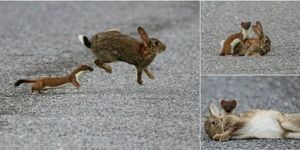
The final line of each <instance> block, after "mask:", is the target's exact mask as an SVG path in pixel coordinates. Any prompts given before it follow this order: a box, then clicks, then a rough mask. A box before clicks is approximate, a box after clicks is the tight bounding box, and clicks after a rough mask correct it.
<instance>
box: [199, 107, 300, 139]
mask: <svg viewBox="0 0 300 150" xmlns="http://www.w3.org/2000/svg"><path fill="white" fill-rule="evenodd" d="M204 128H205V131H206V133H207V134H208V136H209V137H210V138H211V139H213V140H216V141H227V140H229V139H247V138H292V139H300V113H298V114H287V113H283V112H279V111H276V110H251V111H248V112H245V113H242V114H239V115H235V114H229V115H220V114H219V110H218V108H217V106H215V105H214V104H211V105H210V115H209V116H206V120H205V122H204Z"/></svg>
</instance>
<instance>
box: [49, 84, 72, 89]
mask: <svg viewBox="0 0 300 150" xmlns="http://www.w3.org/2000/svg"><path fill="white" fill-rule="evenodd" d="M71 85H72V84H71V83H65V84H62V85H59V86H45V87H44V90H48V89H60V88H64V87H67V86H71Z"/></svg>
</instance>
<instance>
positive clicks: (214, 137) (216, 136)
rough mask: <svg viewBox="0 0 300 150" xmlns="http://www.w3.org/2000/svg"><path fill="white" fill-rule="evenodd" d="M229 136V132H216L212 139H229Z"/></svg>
mask: <svg viewBox="0 0 300 150" xmlns="http://www.w3.org/2000/svg"><path fill="white" fill-rule="evenodd" d="M229 138H230V136H229V134H225V133H222V134H216V135H214V136H213V140H216V141H220V142H222V141H227V140H229Z"/></svg>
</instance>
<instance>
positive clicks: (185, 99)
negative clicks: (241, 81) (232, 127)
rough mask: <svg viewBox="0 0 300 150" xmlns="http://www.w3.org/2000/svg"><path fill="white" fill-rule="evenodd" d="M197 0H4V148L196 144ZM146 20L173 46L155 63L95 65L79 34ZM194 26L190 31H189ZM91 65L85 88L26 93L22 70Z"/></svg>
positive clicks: (0, 112)
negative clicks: (142, 70) (143, 70)
mask: <svg viewBox="0 0 300 150" xmlns="http://www.w3.org/2000/svg"><path fill="white" fill-rule="evenodd" d="M197 18H199V3H198V2H0V20H1V26H0V36H1V40H0V45H1V46H0V48H1V50H0V60H1V64H0V68H1V72H0V76H1V79H0V84H1V87H0V149H1V150H3V149H92V148H94V149H199V146H200V145H199V134H198V133H199V132H200V130H199V121H200V120H199V99H198V98H199V71H200V70H199V56H200V55H199V46H198V43H199V33H198V31H199V30H198V29H199V20H198V19H197ZM138 26H143V27H144V28H145V30H146V31H147V32H148V34H149V35H150V36H151V37H157V38H159V39H160V40H161V41H163V42H165V43H166V45H167V50H166V52H164V53H162V54H160V55H159V56H157V57H156V59H155V60H154V62H153V63H152V64H151V66H150V68H151V69H152V70H153V71H154V73H155V77H156V79H155V80H150V79H148V78H147V77H146V76H145V75H144V76H143V79H144V84H145V85H143V86H139V85H138V84H137V83H136V70H135V68H134V67H133V66H130V65H128V64H126V63H113V64H112V68H113V73H112V74H107V73H106V72H105V71H103V70H102V69H99V68H97V67H96V66H95V65H94V64H93V61H94V59H95V57H94V56H93V55H92V53H91V52H90V51H88V50H87V49H85V48H84V47H83V46H82V45H81V44H80V42H79V41H78V39H77V35H79V34H85V35H88V36H91V35H93V34H95V33H96V32H99V31H103V30H106V29H108V28H111V27H115V28H120V30H121V31H123V32H125V33H128V34H130V35H132V36H134V37H138V35H137V31H136V28H137V27H138ZM185 35H188V36H185ZM81 63H85V64H89V65H92V66H93V67H94V69H95V70H94V72H92V73H90V74H87V75H86V76H85V77H83V79H82V81H81V85H82V87H81V88H80V89H79V90H76V89H75V88H74V87H67V88H64V89H57V90H51V91H46V92H45V94H41V95H39V94H30V93H29V88H30V86H29V85H25V84H24V85H21V86H20V87H18V88H14V87H13V83H14V82H15V81H16V80H17V79H19V78H36V77H40V76H46V75H51V76H59V75H64V74H66V73H69V72H70V71H71V70H73V69H74V68H76V67H77V65H79V64H81Z"/></svg>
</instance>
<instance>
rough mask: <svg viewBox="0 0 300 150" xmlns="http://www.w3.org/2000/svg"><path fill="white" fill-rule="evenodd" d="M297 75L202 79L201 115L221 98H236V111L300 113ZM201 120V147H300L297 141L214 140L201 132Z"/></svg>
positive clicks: (298, 78)
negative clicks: (253, 110)
mask: <svg viewBox="0 0 300 150" xmlns="http://www.w3.org/2000/svg"><path fill="white" fill-rule="evenodd" d="M299 83H300V77H295V76H294V77H288V76H281V77H279V76H273V77H272V76H269V77H266V76H265V77H258V76H255V77H251V76H248V77H247V76H240V77H238V76H235V77H230V76H215V77H212V76H210V77H202V78H201V116H203V115H204V114H209V105H210V104H211V103H212V102H213V103H214V104H216V105H217V106H218V107H219V108H220V105H219V103H220V101H221V99H222V98H225V99H236V100H238V105H237V109H236V113H241V112H245V111H249V110H252V109H274V110H278V111H282V112H286V113H300V103H299V99H300V94H299V90H300V84H299ZM204 120H205V119H204V117H202V120H201V148H202V149H228V150H232V149H251V150H254V149H274V150H275V149H276V150H277V149H294V150H296V149H299V147H300V142H299V140H291V139H288V140H287V139H247V140H230V141H227V142H216V141H212V140H211V139H209V138H208V136H207V134H206V133H205V131H204V128H203V123H204Z"/></svg>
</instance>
